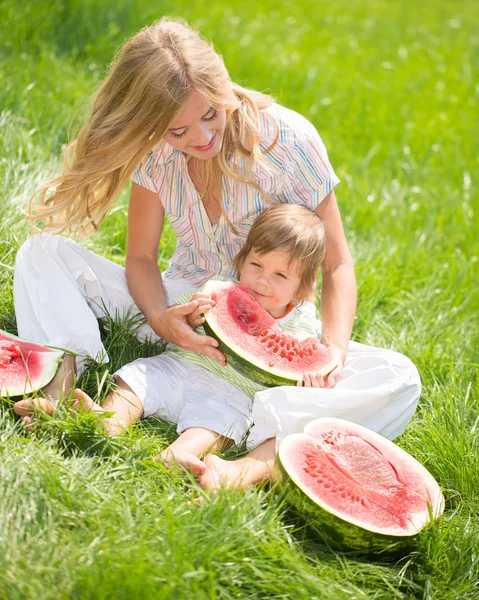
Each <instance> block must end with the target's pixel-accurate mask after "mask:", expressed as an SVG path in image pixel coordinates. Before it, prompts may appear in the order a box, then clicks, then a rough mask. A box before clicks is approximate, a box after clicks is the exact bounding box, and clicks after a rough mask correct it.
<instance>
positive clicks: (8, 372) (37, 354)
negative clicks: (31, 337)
mask: <svg viewBox="0 0 479 600" xmlns="http://www.w3.org/2000/svg"><path fill="white" fill-rule="evenodd" d="M63 354H64V353H63V352H62V351H60V350H55V349H52V348H47V347H45V346H41V345H40V344H35V343H33V342H28V341H26V340H22V339H21V338H19V337H17V336H15V335H12V334H10V333H7V332H6V331H1V330H0V397H14V396H21V395H24V394H31V393H32V392H35V391H37V390H39V389H41V388H42V387H45V386H46V385H47V384H48V383H50V381H51V380H52V379H53V377H54V376H55V374H56V372H57V370H58V367H59V366H60V363H61V361H62V359H63Z"/></svg>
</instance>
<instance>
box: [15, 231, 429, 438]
mask: <svg viewBox="0 0 479 600" xmlns="http://www.w3.org/2000/svg"><path fill="white" fill-rule="evenodd" d="M164 286H165V290H166V293H167V297H168V302H169V303H172V302H174V301H175V299H176V298H177V297H178V296H179V295H180V294H182V293H185V292H194V291H195V288H193V287H192V286H191V285H190V284H188V283H186V282H182V281H178V280H168V279H167V278H164ZM14 297H15V312H16V317H17V324H18V334H19V336H20V337H22V338H25V339H29V340H32V341H35V342H38V343H41V344H49V345H51V346H57V347H60V348H65V349H68V350H70V351H73V352H76V353H77V354H79V355H80V358H78V359H77V368H78V370H79V372H81V370H82V368H83V360H82V358H81V356H86V355H87V356H91V357H93V358H96V359H97V360H100V361H102V362H108V356H107V354H106V351H105V348H104V346H103V343H102V341H101V338H100V330H99V326H98V321H97V319H99V318H102V317H104V316H105V310H107V311H108V313H109V314H112V315H114V314H118V315H120V316H121V315H124V314H126V313H127V312H129V313H130V314H135V313H136V314H137V313H138V312H139V310H138V308H137V307H136V305H135V302H134V300H133V299H132V297H131V295H130V293H129V290H128V285H127V283H126V277H125V270H124V268H123V267H121V266H120V265H118V264H116V263H113V262H111V261H109V260H107V259H105V258H103V257H101V256H99V255H97V254H95V253H93V252H90V251H89V250H87V249H85V248H84V247H83V246H81V245H80V244H78V243H76V242H74V241H73V240H70V239H68V238H63V237H61V236H53V235H49V234H42V235H36V236H33V237H31V238H30V239H29V240H27V242H25V244H24V245H23V246H22V247H21V249H20V250H19V252H18V255H17V260H16V265H15V278H14ZM138 336H139V338H140V339H146V338H148V337H150V338H152V339H158V336H157V335H156V334H155V333H154V332H153V330H152V329H151V328H150V327H149V325H148V324H145V325H144V326H143V327H142V328H141V329H140V330H139V332H138ZM420 392H421V383H420V378H419V374H418V372H417V369H416V367H415V366H414V364H413V363H412V362H411V361H410V360H409V359H408V358H406V357H405V356H404V355H402V354H399V353H397V352H393V351H392V350H385V349H381V348H373V347H370V346H366V345H364V344H359V343H357V342H350V343H349V351H348V356H347V360H346V363H345V366H344V370H343V373H342V376H341V379H340V381H339V382H338V383H337V384H336V385H335V386H334V388H332V389H327V390H325V389H318V388H296V387H286V386H285V387H277V388H269V389H267V390H265V391H263V392H259V393H257V394H256V396H255V398H254V402H253V410H252V415H251V418H252V421H253V423H254V425H253V427H252V428H251V431H250V434H249V437H248V447H249V448H254V447H256V446H257V445H258V444H260V443H261V442H262V441H264V440H266V439H269V438H270V437H273V436H276V438H277V444H279V443H280V441H281V440H282V439H283V438H284V437H285V436H286V435H288V434H289V433H294V432H300V431H302V429H303V427H304V426H305V425H306V423H308V422H309V421H311V420H312V419H315V418H318V417H322V416H328V417H339V418H343V419H347V420H349V421H353V422H355V423H358V424H360V425H364V426H366V427H368V428H370V429H372V430H373V431H376V432H378V433H380V434H382V435H384V436H385V437H387V438H389V439H394V438H395V437H397V436H398V435H399V434H400V433H401V432H402V431H403V430H404V429H405V427H406V425H407V423H408V422H409V420H410V419H411V417H412V416H413V414H414V411H415V409H416V405H417V402H418V399H419V395H420Z"/></svg>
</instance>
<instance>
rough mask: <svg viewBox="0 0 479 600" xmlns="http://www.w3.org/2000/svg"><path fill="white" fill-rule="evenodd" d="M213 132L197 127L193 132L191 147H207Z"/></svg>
mask: <svg viewBox="0 0 479 600" xmlns="http://www.w3.org/2000/svg"><path fill="white" fill-rule="evenodd" d="M212 137H213V132H212V131H210V130H209V129H208V128H207V127H204V126H203V127H201V126H198V127H197V128H196V130H195V132H194V135H193V140H192V145H193V146H207V145H208V144H209V143H210V142H211V138H212Z"/></svg>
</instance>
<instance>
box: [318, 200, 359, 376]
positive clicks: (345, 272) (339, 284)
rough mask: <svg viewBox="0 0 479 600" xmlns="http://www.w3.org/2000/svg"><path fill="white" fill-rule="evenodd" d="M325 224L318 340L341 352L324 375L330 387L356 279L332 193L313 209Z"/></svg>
mask: <svg viewBox="0 0 479 600" xmlns="http://www.w3.org/2000/svg"><path fill="white" fill-rule="evenodd" d="M314 212H315V213H316V214H317V215H318V216H319V217H321V218H322V219H323V221H324V224H325V227H326V256H325V259H324V263H323V266H322V277H323V281H322V289H321V320H322V334H321V341H322V343H323V344H326V345H328V346H334V347H336V348H338V349H339V350H340V352H341V356H342V361H341V364H340V366H339V367H338V368H337V369H335V370H334V371H333V372H332V373H331V374H330V375H328V377H327V378H326V381H325V384H326V387H332V386H333V385H334V384H335V383H336V381H337V380H338V379H339V376H340V375H341V371H342V367H343V364H344V361H345V359H346V354H347V351H348V342H349V338H350V336H351V331H352V328H353V323H354V316H355V314H356V302H357V292H356V278H355V275H354V265H353V260H352V258H351V253H350V252H349V248H348V244H347V242H346V238H345V235H344V229H343V224H342V222H341V215H340V214H339V209H338V205H337V202H336V197H335V195H334V192H330V193H329V194H328V195H327V196H326V198H324V200H323V201H322V202H321V204H319V205H318V207H317V208H316V210H315V211H314Z"/></svg>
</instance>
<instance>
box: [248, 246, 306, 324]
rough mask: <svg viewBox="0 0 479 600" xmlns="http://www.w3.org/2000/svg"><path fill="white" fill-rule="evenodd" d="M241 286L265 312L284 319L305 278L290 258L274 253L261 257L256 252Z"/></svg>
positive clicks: (249, 258)
mask: <svg viewBox="0 0 479 600" xmlns="http://www.w3.org/2000/svg"><path fill="white" fill-rule="evenodd" d="M239 281H240V285H242V286H244V287H245V288H248V289H249V290H251V292H252V293H253V296H254V297H255V299H256V300H257V302H258V304H260V305H261V306H262V307H263V308H264V309H266V310H267V311H268V312H269V314H270V315H271V316H273V317H281V316H282V315H284V313H285V312H286V311H287V309H288V307H289V305H290V304H291V300H292V299H293V298H294V297H295V295H296V293H297V291H298V289H299V285H300V283H301V277H300V273H299V269H298V265H297V263H291V264H290V260H289V254H287V253H286V252H281V251H277V250H274V251H273V252H268V253H266V254H257V253H256V252H255V251H254V250H251V252H250V253H249V254H248V256H247V257H246V260H245V261H244V265H243V268H242V269H241V274H240V280H239Z"/></svg>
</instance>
